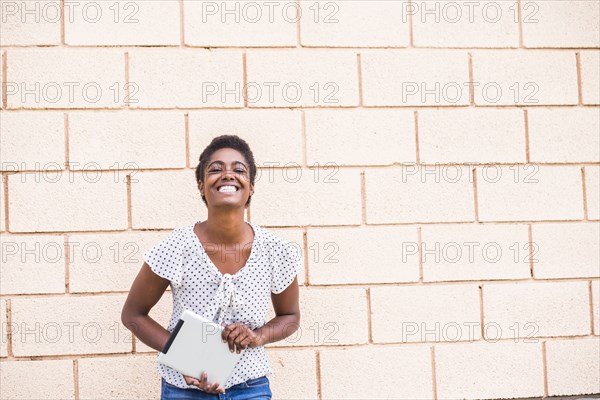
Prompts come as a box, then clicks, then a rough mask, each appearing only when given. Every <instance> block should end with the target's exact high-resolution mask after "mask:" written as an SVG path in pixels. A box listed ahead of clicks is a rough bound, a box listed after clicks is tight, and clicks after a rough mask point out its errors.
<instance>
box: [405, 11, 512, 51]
mask: <svg viewBox="0 0 600 400" xmlns="http://www.w3.org/2000/svg"><path fill="white" fill-rule="evenodd" d="M403 8H404V9H405V13H406V15H407V16H408V15H412V23H413V35H414V39H413V42H414V44H415V46H428V47H519V25H518V22H517V21H518V19H517V16H516V14H517V13H518V11H517V8H516V4H515V3H513V2H510V1H506V2H505V1H499V2H496V1H480V2H473V3H469V2H455V1H452V0H441V1H415V2H413V3H411V4H410V5H408V4H407V5H405V6H404V7H403Z"/></svg>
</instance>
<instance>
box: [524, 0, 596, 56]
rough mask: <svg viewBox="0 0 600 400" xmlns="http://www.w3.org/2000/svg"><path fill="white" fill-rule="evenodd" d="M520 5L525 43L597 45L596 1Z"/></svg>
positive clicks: (531, 44) (581, 0) (532, 44)
mask: <svg viewBox="0 0 600 400" xmlns="http://www.w3.org/2000/svg"><path fill="white" fill-rule="evenodd" d="M521 7H522V9H521V10H522V11H521V13H522V18H523V23H522V25H523V44H524V45H525V47H598V36H599V35H600V30H598V24H599V22H600V17H599V15H600V6H599V3H598V2H597V1H595V0H579V1H569V0H555V1H540V2H532V3H529V2H525V3H521Z"/></svg>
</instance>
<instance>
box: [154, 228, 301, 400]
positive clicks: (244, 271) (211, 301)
mask: <svg viewBox="0 0 600 400" xmlns="http://www.w3.org/2000/svg"><path fill="white" fill-rule="evenodd" d="M200 222H201V221H198V223H200ZM246 223H248V224H249V225H250V226H251V227H252V229H253V230H254V241H253V242H252V249H251V251H250V257H249V258H248V261H247V262H246V264H245V265H244V267H242V268H241V269H240V270H239V271H238V272H237V273H235V274H233V275H231V274H227V273H225V274H222V273H221V272H220V271H219V270H218V269H217V267H216V266H215V265H214V263H213V262H212V261H211V259H210V258H209V257H208V255H207V253H206V251H205V250H204V248H203V246H202V243H201V242H200V240H199V239H198V236H197V235H196V233H195V232H194V225H195V223H194V224H191V225H187V226H183V227H179V228H175V229H174V230H173V231H172V232H171V233H170V234H169V235H168V236H166V237H165V238H164V239H163V240H162V241H161V242H159V243H158V244H156V245H155V246H154V247H152V248H150V249H149V250H147V251H146V252H144V254H143V258H144V261H146V263H147V264H148V265H149V266H150V268H151V269H152V271H154V273H156V274H157V275H159V276H161V277H163V278H165V279H168V280H169V281H170V286H171V291H172V295H173V312H172V314H171V319H170V321H169V325H168V327H167V330H168V331H169V332H172V331H173V329H174V328H175V325H177V322H178V321H179V318H180V317H181V314H182V313H183V311H184V309H189V310H191V311H193V312H195V313H197V314H199V315H202V316H204V317H205V318H208V319H210V320H213V321H215V322H217V323H219V324H221V323H224V324H231V323H234V322H242V323H244V324H246V325H248V326H249V327H250V328H251V329H256V328H259V327H261V326H263V325H264V324H265V323H266V322H267V321H265V318H266V315H267V311H268V307H269V302H270V300H271V292H273V293H281V292H282V291H283V290H284V289H285V288H287V287H288V286H289V285H290V284H291V283H292V281H293V280H294V278H295V277H296V275H297V274H299V273H300V272H301V271H302V269H303V261H302V251H301V250H300V246H299V245H298V244H292V243H291V242H289V241H287V240H285V239H283V238H281V237H279V236H278V235H276V234H274V233H272V232H269V231H268V230H266V229H264V228H262V227H260V226H259V225H257V224H254V223H249V222H246ZM247 246H250V243H248V244H247ZM157 357H158V355H157ZM157 366H158V371H159V373H160V375H161V376H162V377H163V378H164V379H165V380H166V381H167V382H168V383H170V384H172V385H175V386H177V387H180V388H195V389H198V390H200V389H199V388H198V387H196V386H193V385H188V384H187V383H185V380H184V379H183V375H182V374H181V373H180V372H178V371H175V370H173V369H172V368H170V367H168V366H166V365H164V364H161V363H159V362H158V360H157ZM272 373H273V371H272V369H271V365H270V363H269V359H268V358H267V354H266V351H265V348H264V346H259V347H254V348H250V347H248V348H247V349H246V350H245V351H243V352H242V355H241V358H240V360H239V361H238V363H237V364H236V366H235V369H234V371H233V374H232V375H231V376H230V378H229V379H228V380H227V382H226V383H225V384H224V385H223V383H222V382H219V383H220V384H221V385H222V387H224V388H225V389H227V388H229V387H231V386H233V385H236V384H238V383H242V382H245V381H247V380H248V379H254V378H260V377H261V376H265V375H270V374H272Z"/></svg>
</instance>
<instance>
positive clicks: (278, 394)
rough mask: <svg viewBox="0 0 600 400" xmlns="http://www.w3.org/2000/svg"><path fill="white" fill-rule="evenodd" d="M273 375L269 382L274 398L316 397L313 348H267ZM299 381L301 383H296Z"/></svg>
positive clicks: (315, 362)
mask: <svg viewBox="0 0 600 400" xmlns="http://www.w3.org/2000/svg"><path fill="white" fill-rule="evenodd" d="M268 356H269V362H270V363H271V367H272V368H273V375H271V376H269V384H270V387H271V392H272V393H273V398H275V399H290V400H292V399H294V400H295V399H307V400H308V399H318V398H319V396H318V394H317V387H318V383H317V370H316V369H317V360H316V357H315V351H314V350H294V351H290V350H287V349H285V350H283V349H269V351H268ZM298 382H301V384H298Z"/></svg>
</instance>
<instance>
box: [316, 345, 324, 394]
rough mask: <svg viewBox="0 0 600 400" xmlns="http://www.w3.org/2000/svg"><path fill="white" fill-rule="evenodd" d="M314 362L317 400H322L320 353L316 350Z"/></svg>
mask: <svg viewBox="0 0 600 400" xmlns="http://www.w3.org/2000/svg"><path fill="white" fill-rule="evenodd" d="M316 362H317V397H318V398H319V400H321V399H322V396H323V391H322V389H321V352H320V351H319V350H317V352H316Z"/></svg>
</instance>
